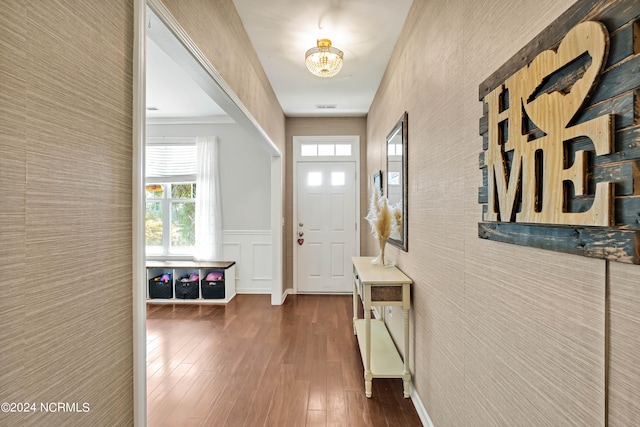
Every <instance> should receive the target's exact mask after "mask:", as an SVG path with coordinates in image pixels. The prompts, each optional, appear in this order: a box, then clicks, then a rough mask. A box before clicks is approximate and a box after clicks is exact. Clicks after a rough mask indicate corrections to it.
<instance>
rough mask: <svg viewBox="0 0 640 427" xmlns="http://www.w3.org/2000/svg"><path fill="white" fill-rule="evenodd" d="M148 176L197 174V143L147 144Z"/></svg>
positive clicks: (146, 173) (146, 171) (146, 169)
mask: <svg viewBox="0 0 640 427" xmlns="http://www.w3.org/2000/svg"><path fill="white" fill-rule="evenodd" d="M145 163H146V168H145V175H146V176H147V178H164V177H170V176H184V175H194V176H195V175H196V173H197V171H198V162H197V156H196V146H195V145H186V144H179V145H166V144H162V145H160V144H159V145H149V144H148V145H147V147H146V162H145Z"/></svg>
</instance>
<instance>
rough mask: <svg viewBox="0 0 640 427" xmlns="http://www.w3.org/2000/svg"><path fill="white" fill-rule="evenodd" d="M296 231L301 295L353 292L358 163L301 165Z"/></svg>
mask: <svg viewBox="0 0 640 427" xmlns="http://www.w3.org/2000/svg"><path fill="white" fill-rule="evenodd" d="M294 230H297V231H296V236H295V238H296V243H295V246H296V248H297V282H298V292H301V293H305V292H307V293H313V292H315V293H348V292H352V290H353V284H352V272H351V257H352V256H354V255H356V238H357V232H358V231H357V217H356V166H355V163H354V162H299V163H298V176H297V224H295V226H294Z"/></svg>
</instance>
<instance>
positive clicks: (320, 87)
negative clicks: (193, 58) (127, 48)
mask: <svg viewBox="0 0 640 427" xmlns="http://www.w3.org/2000/svg"><path fill="white" fill-rule="evenodd" d="M412 1H413V0H316V1H311V0H233V3H234V5H235V6H236V8H237V10H238V13H239V14H240V18H241V19H242V22H243V24H244V26H245V29H246V31H247V33H248V34H249V38H250V39H251V42H252V43H253V46H254V48H255V50H256V52H257V54H258V57H259V59H260V62H261V63H262V67H263V68H264V70H265V72H266V74H267V77H268V79H269V81H270V82H271V85H272V87H273V90H274V92H275V94H276V96H277V97H278V100H279V101H280V105H281V106H282V109H283V111H284V113H285V115H287V116H289V117H305V116H306V117H320V116H331V117H345V116H364V115H366V114H367V112H368V111H369V107H370V105H371V102H372V100H373V97H374V96H375V93H376V91H377V89H378V85H379V84H380V79H381V78H382V75H383V73H384V70H385V69H386V66H387V63H388V61H389V57H390V55H391V52H392V50H393V48H394V46H395V43H396V40H397V38H398V35H399V33H400V30H401V28H402V26H403V24H404V21H405V18H406V16H407V13H408V10H409V8H410V7H411V3H412ZM318 38H329V39H331V41H332V43H333V46H334V47H336V48H338V49H340V50H342V51H343V52H344V65H343V67H342V70H341V71H340V73H339V74H338V75H337V76H335V77H332V78H328V79H324V78H321V77H316V76H313V75H312V74H311V73H309V72H308V71H307V69H306V67H305V65H304V54H305V52H306V51H307V50H308V49H310V48H312V47H314V46H315V45H316V40H317V39H318ZM147 40H148V47H147V55H148V56H147V108H149V107H156V108H158V109H159V110H158V111H147V117H150V118H168V117H171V118H185V117H209V116H219V115H220V114H222V112H221V110H220V109H219V108H218V107H217V106H216V105H215V103H213V101H211V100H210V99H207V98H208V96H207V95H206V94H204V92H202V91H198V85H196V84H195V83H194V82H193V81H192V80H191V79H189V77H188V76H187V75H186V74H185V73H184V72H183V71H182V70H180V68H179V66H178V65H176V64H175V63H173V64H171V60H170V58H169V56H167V55H166V54H165V53H164V52H163V50H162V49H160V48H158V46H157V45H156V44H155V43H153V42H152V41H150V40H149V39H148V38H147ZM237 54H239V53H237ZM196 92H200V93H199V94H198V93H196ZM319 105H320V106H327V105H330V106H333V105H335V106H336V108H318V106H319Z"/></svg>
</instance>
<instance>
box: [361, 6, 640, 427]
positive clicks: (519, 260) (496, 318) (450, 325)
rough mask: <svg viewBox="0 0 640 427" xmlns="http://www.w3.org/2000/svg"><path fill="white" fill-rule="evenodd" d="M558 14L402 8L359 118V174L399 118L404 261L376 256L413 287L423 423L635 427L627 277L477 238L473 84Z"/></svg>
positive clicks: (598, 263) (639, 375) (614, 268)
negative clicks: (363, 131)
mask: <svg viewBox="0 0 640 427" xmlns="http://www.w3.org/2000/svg"><path fill="white" fill-rule="evenodd" d="M572 4H573V1H570V0H568V1H552V0H542V1H539V2H527V1H517V2H515V3H514V2H512V1H506V0H495V1H492V2H466V1H463V0H453V1H447V2H443V1H429V0H425V1H416V2H414V4H413V7H412V10H411V11H410V13H409V15H408V18H407V22H406V24H405V27H404V28H403V31H402V33H401V36H400V40H399V41H398V43H397V45H396V49H395V51H394V54H393V57H392V61H391V64H390V66H389V68H388V69H387V72H386V74H385V76H384V77H383V82H382V85H381V87H380V89H379V91H378V94H377V95H376V98H375V100H374V104H373V106H372V108H371V110H370V112H369V116H368V122H367V139H368V145H367V167H368V174H371V173H373V172H374V171H375V170H377V169H384V164H385V163H384V150H383V146H382V144H383V141H384V136H385V135H386V133H387V132H388V131H389V130H390V129H391V128H392V126H393V124H394V123H395V121H397V119H398V118H399V117H400V115H401V114H402V112H403V111H407V112H408V113H409V252H408V253H404V252H402V251H397V250H395V249H393V251H395V252H392V256H394V257H396V259H397V260H398V265H399V267H400V268H401V269H402V270H403V271H404V272H405V273H407V274H408V275H409V277H411V278H412V279H413V280H414V282H415V284H414V286H413V288H412V292H413V296H412V300H413V307H412V308H413V311H412V314H411V336H412V348H411V358H412V371H413V372H414V386H415V389H416V391H417V393H418V394H419V396H420V397H421V399H422V401H423V402H424V404H425V406H426V409H427V411H428V413H429V415H430V416H431V419H432V420H433V422H434V424H435V425H436V426H438V427H442V426H455V427H460V426H474V427H475V426H510V427H511V426H567V425H574V426H602V425H604V424H605V422H608V423H609V425H617V426H623V425H624V426H627V425H636V424H638V423H639V420H640V415H639V414H640V388H639V387H638V386H637V385H638V384H640V370H638V368H637V365H638V358H637V355H638V354H640V342H639V341H638V339H637V337H638V336H640V319H639V318H638V306H639V303H640V301H639V299H638V298H639V293H638V291H637V289H638V286H637V284H638V278H639V277H638V276H639V275H640V273H639V272H638V267H637V266H629V265H621V264H616V263H612V264H611V265H610V274H609V275H608V274H607V271H608V269H607V264H606V263H605V261H602V260H595V259H589V258H585V257H580V256H573V255H567V254H558V253H555V252H548V251H542V250H537V249H532V248H526V247H519V246H514V245H507V244H502V243H496V242H488V241H483V240H481V239H479V238H478V237H477V223H478V221H479V220H480V219H481V208H480V205H478V203H477V188H478V187H479V186H480V185H481V181H482V175H481V173H480V170H479V169H478V153H479V152H480V151H481V147H482V141H481V138H480V137H479V136H478V120H479V118H480V116H481V115H482V104H481V102H480V101H478V86H479V84H480V83H481V82H482V81H484V79H486V78H487V76H489V75H490V74H491V73H492V72H493V71H495V70H496V69H497V68H498V67H499V66H500V65H502V64H503V63H504V62H505V61H507V60H508V59H509V58H511V57H512V56H513V55H514V54H515V53H516V52H517V51H518V50H520V48H521V47H523V46H524V45H525V44H526V43H528V42H529V41H530V40H531V39H532V38H533V37H535V36H536V35H537V34H538V33H539V32H540V31H541V30H543V29H544V28H545V27H546V26H547V25H549V24H550V23H551V22H553V21H554V20H555V19H556V18H557V17H558V16H559V15H560V14H562V12H564V11H565V10H566V9H567V8H568V7H570V6H571V5H572ZM367 245H368V247H367V251H368V253H369V254H374V253H375V246H374V245H373V242H372V241H371V239H368V241H367ZM607 284H609V287H610V298H609V305H607V303H606V300H607V299H606V289H607ZM400 319H401V316H399V315H396V313H395V312H394V314H393V315H392V316H391V319H390V328H391V330H392V332H393V333H394V335H397V334H398V332H399V331H400V329H399V327H400V323H399V321H400ZM607 325H609V326H608V327H607ZM607 328H608V329H607ZM607 348H608V350H607ZM607 355H608V356H607ZM607 360H609V364H607ZM607 372H608V375H609V377H608V378H609V379H608V394H609V401H608V413H609V418H608V419H605V417H606V413H607V401H606V394H607V393H606V390H607V379H606V378H607Z"/></svg>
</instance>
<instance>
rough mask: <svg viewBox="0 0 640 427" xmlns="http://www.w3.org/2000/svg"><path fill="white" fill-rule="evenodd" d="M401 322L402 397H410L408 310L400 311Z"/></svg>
mask: <svg viewBox="0 0 640 427" xmlns="http://www.w3.org/2000/svg"><path fill="white" fill-rule="evenodd" d="M402 320H403V322H402V323H403V326H404V370H403V372H402V378H403V380H404V397H405V398H408V397H410V393H411V391H410V386H411V371H410V370H409V310H408V309H406V308H405V309H403V310H402Z"/></svg>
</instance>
